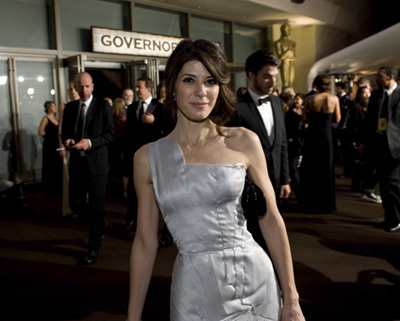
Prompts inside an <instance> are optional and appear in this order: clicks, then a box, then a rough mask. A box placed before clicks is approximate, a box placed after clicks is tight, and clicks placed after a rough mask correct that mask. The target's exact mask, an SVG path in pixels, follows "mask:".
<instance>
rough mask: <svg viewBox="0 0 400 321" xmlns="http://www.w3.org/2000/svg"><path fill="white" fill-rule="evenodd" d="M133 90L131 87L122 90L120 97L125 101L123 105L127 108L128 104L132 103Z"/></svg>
mask: <svg viewBox="0 0 400 321" xmlns="http://www.w3.org/2000/svg"><path fill="white" fill-rule="evenodd" d="M133 97H134V92H133V90H132V89H131V88H125V89H124V91H123V92H122V99H123V100H124V102H125V107H126V108H128V106H129V105H132V103H133Z"/></svg>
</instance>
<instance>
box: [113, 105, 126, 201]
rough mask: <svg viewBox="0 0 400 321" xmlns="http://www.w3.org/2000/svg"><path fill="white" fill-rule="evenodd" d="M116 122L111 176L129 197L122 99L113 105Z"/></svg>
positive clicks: (124, 110)
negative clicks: (119, 183) (118, 182)
mask: <svg viewBox="0 0 400 321" xmlns="http://www.w3.org/2000/svg"><path fill="white" fill-rule="evenodd" d="M111 108H112V112H113V120H114V131H115V135H114V140H113V142H112V143H111V144H110V153H109V155H110V175H112V176H114V177H116V178H117V180H118V181H120V182H121V183H122V184H121V185H122V195H123V196H124V197H125V198H127V197H128V173H129V169H128V164H127V162H126V159H125V157H124V150H125V148H124V137H123V135H124V129H125V123H126V108H125V102H124V100H123V99H122V98H115V100H114V102H113V105H112V107H111Z"/></svg>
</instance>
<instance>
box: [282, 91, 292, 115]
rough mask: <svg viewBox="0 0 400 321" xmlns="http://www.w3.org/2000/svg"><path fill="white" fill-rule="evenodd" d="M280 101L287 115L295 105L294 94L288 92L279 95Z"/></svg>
mask: <svg viewBox="0 0 400 321" xmlns="http://www.w3.org/2000/svg"><path fill="white" fill-rule="evenodd" d="M279 97H280V99H281V100H282V105H283V113H284V115H286V113H287V111H288V110H289V108H290V107H291V106H292V105H293V97H294V96H292V94H290V93H288V92H283V93H281V94H280V95H279Z"/></svg>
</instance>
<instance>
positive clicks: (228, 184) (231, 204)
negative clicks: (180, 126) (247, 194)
mask: <svg viewBox="0 0 400 321" xmlns="http://www.w3.org/2000/svg"><path fill="white" fill-rule="evenodd" d="M158 144H159V145H160V146H159V147H160V148H158V149H157V150H155V149H153V148H152V144H150V145H149V153H150V159H151V164H152V167H151V169H152V173H153V186H154V190H155V195H156V199H157V202H158V204H159V207H160V210H161V213H162V215H163V217H164V220H165V222H166V223H167V225H168V226H169V227H170V232H171V234H172V236H173V238H174V240H175V242H176V245H177V247H178V249H179V251H180V252H181V254H183V253H196V252H204V251H212V250H223V249H224V248H232V247H234V246H235V244H237V243H236V242H237V241H238V240H237V238H242V237H243V233H244V232H243V227H244V226H243V224H244V222H245V219H244V216H243V210H242V207H241V204H240V199H241V194H242V191H243V186H244V179H245V176H246V170H245V168H244V164H242V163H236V164H198V163H191V164H187V163H186V162H185V160H184V156H183V153H182V150H181V149H180V147H179V144H178V141H177V140H176V138H167V139H164V140H163V142H162V145H161V144H160V143H158ZM167 154H168V155H169V156H168V157H166V155H167ZM171 154H172V156H171ZM157 162H158V164H156V163H157ZM160 167H161V168H160ZM181 231H184V233H182V232H181ZM246 232H247V230H246ZM248 236H249V235H248Z"/></svg>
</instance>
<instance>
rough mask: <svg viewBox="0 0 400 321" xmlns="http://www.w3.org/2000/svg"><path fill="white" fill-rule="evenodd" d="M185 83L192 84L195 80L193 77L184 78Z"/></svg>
mask: <svg viewBox="0 0 400 321" xmlns="http://www.w3.org/2000/svg"><path fill="white" fill-rule="evenodd" d="M183 82H186V83H192V82H194V79H193V78H191V77H186V78H183Z"/></svg>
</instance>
